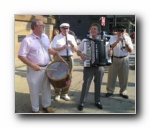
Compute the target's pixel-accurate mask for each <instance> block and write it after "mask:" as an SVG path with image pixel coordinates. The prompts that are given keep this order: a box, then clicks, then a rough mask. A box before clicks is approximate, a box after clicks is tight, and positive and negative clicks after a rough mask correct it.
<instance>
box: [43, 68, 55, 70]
mask: <svg viewBox="0 0 150 128" xmlns="http://www.w3.org/2000/svg"><path fill="white" fill-rule="evenodd" d="M42 70H57V69H56V68H55V69H52V68H42Z"/></svg>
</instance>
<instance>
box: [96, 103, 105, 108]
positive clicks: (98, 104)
mask: <svg viewBox="0 0 150 128" xmlns="http://www.w3.org/2000/svg"><path fill="white" fill-rule="evenodd" d="M95 105H96V106H97V107H98V108H99V109H103V106H102V104H101V103H100V102H97V103H96V104H95Z"/></svg>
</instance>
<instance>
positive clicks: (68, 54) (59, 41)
mask: <svg viewBox="0 0 150 128" xmlns="http://www.w3.org/2000/svg"><path fill="white" fill-rule="evenodd" d="M69 28H70V25H69V24H68V23H62V24H61V25H60V31H61V33H60V34H58V35H56V36H55V37H54V39H53V42H52V45H51V47H52V48H53V49H54V50H56V51H57V52H58V54H59V56H61V57H62V58H63V59H64V60H65V61H66V62H67V63H68V65H69V70H70V75H71V73H72V68H73V58H72V56H73V53H74V51H75V52H76V51H77V43H76V41H75V38H74V36H73V35H71V34H68V32H69ZM59 56H56V57H55V60H60V57H59ZM69 87H70V86H67V87H66V88H64V89H58V88H55V95H56V96H55V100H56V101H59V100H60V98H63V99H65V100H70V97H69V96H68V92H69Z"/></svg>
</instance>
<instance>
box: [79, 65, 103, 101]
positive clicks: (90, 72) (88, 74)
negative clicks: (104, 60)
mask: <svg viewBox="0 0 150 128" xmlns="http://www.w3.org/2000/svg"><path fill="white" fill-rule="evenodd" d="M103 75H104V67H90V68H84V70H83V80H84V82H83V84H82V92H81V97H80V104H82V103H85V101H86V98H87V95H88V91H89V87H90V84H91V81H92V79H93V77H94V86H95V88H94V89H95V95H94V99H95V103H97V102H100V91H101V84H102V78H103Z"/></svg>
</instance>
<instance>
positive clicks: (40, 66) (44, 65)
mask: <svg viewBox="0 0 150 128" xmlns="http://www.w3.org/2000/svg"><path fill="white" fill-rule="evenodd" d="M39 66H40V67H46V66H47V64H46V65H39Z"/></svg>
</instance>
